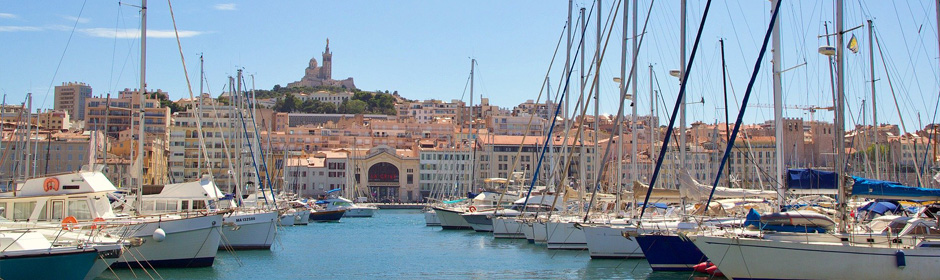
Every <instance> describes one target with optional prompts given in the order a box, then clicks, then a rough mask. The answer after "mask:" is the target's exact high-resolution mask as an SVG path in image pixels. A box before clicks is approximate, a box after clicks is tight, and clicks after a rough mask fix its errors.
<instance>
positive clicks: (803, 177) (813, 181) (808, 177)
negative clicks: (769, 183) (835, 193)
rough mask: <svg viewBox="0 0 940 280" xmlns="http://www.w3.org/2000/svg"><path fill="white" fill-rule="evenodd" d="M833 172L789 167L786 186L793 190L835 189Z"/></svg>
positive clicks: (835, 176)
mask: <svg viewBox="0 0 940 280" xmlns="http://www.w3.org/2000/svg"><path fill="white" fill-rule="evenodd" d="M837 177H838V176H837V175H836V173H835V172H829V171H820V170H815V169H789V170H787V188H788V189H791V190H794V189H797V190H835V189H838V188H839V187H838V185H836V178H837Z"/></svg>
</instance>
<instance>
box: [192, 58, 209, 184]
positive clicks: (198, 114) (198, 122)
mask: <svg viewBox="0 0 940 280" xmlns="http://www.w3.org/2000/svg"><path fill="white" fill-rule="evenodd" d="M203 63H204V61H203V59H202V54H199V95H197V96H196V100H193V101H195V104H196V108H195V109H196V110H193V111H194V112H195V114H196V116H195V117H196V118H195V119H196V125H197V126H198V127H199V128H200V129H199V138H202V137H203V135H202V120H201V119H200V118H201V117H202V113H201V112H200V110H201V109H202V79H203V75H204V74H205V72H204V71H203ZM200 142H202V141H200ZM202 148H208V147H200V149H202ZM207 157H208V156H207ZM206 162H209V159H208V158H206ZM198 163H199V168H198V169H196V174H197V176H199V177H200V179H201V177H202V153H199V162H198ZM209 174H210V176H211V174H212V172H211V170H210V171H209Z"/></svg>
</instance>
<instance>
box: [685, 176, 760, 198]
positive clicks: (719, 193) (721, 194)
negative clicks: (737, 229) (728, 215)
mask: <svg viewBox="0 0 940 280" xmlns="http://www.w3.org/2000/svg"><path fill="white" fill-rule="evenodd" d="M679 183H680V184H682V186H681V187H679V194H680V195H681V196H682V198H685V199H691V200H693V201H700V200H706V199H708V195H709V194H710V193H711V191H712V186H709V185H705V184H702V183H699V182H698V181H696V180H695V178H692V175H691V174H689V172H682V174H681V175H679ZM742 197H760V198H768V199H770V198H775V197H777V192H774V191H763V190H746V189H732V188H726V187H716V188H715V198H742Z"/></svg>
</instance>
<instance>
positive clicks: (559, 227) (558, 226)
mask: <svg viewBox="0 0 940 280" xmlns="http://www.w3.org/2000/svg"><path fill="white" fill-rule="evenodd" d="M575 224H576V223H575V222H549V223H548V225H547V229H548V240H547V243H548V249H563V250H586V249H587V241H586V240H585V238H584V230H581V229H580V228H578V227H575ZM536 242H538V240H536Z"/></svg>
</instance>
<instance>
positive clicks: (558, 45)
mask: <svg viewBox="0 0 940 280" xmlns="http://www.w3.org/2000/svg"><path fill="white" fill-rule="evenodd" d="M567 27H568V24H567V23H566V24H565V26H564V27H562V29H561V33H560V34H558V43H556V44H555V52H554V54H553V55H552V60H551V61H550V62H549V63H548V70H546V71H545V80H548V78H549V76H550V75H551V71H552V66H554V65H555V58H556V57H557V55H558V51H559V50H560V49H561V41H562V39H564V38H565V31H566V30H567ZM541 87H542V88H541V89H539V95H538V97H536V98H535V102H534V103H533V104H539V103H541V101H542V93H546V94H545V95H546V98H545V99H549V98H550V97H551V94H552V92H551V88H549V89H548V91H547V92H545V87H546V83H545V82H543V83H542V86H541ZM556 98H557V96H556ZM555 102H556V104H558V105H556V106H561V104H562V103H563V102H562V100H558V99H555ZM535 115H537V112H532V113H531V114H529V122H528V123H527V124H526V126H525V130H526V131H528V130H530V129H531V128H532V121H533V120H534V119H535ZM528 136H529V133H528V132H526V133H524V134H522V140H521V141H520V142H519V150H518V151H516V155H515V156H513V158H512V165H511V167H510V168H509V176H507V177H512V173H513V172H515V171H516V167H517V166H518V165H519V160H520V159H521V158H522V148H523V146H524V145H525V139H526V137H528ZM545 137H548V138H552V136H551V135H546V136H545ZM507 179H509V178H507ZM503 188H504V189H508V188H509V180H506V181H505V182H503ZM503 194H505V192H500V194H499V199H498V200H497V202H496V211H499V206H500V205H501V203H502V201H503ZM526 202H528V201H526ZM526 206H527V205H526V204H523V205H522V209H525V207H526ZM493 213H494V215H496V214H497V212H493Z"/></svg>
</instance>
